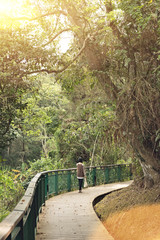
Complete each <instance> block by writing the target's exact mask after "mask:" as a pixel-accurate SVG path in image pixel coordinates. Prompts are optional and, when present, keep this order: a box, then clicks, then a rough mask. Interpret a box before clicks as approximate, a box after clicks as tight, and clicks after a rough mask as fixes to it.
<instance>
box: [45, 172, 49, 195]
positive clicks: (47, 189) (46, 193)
mask: <svg viewBox="0 0 160 240" xmlns="http://www.w3.org/2000/svg"><path fill="white" fill-rule="evenodd" d="M48 191H49V188H48V173H46V174H45V199H48Z"/></svg>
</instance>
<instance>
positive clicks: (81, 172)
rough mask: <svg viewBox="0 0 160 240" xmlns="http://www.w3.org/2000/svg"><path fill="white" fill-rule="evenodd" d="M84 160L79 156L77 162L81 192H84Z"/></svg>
mask: <svg viewBox="0 0 160 240" xmlns="http://www.w3.org/2000/svg"><path fill="white" fill-rule="evenodd" d="M82 162H83V160H82V158H81V157H79V158H78V163H77V179H78V183H79V193H81V192H82V185H83V179H84V176H85V171H84V165H83V163H82Z"/></svg>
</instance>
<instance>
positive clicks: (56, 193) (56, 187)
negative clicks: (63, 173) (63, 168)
mask: <svg viewBox="0 0 160 240" xmlns="http://www.w3.org/2000/svg"><path fill="white" fill-rule="evenodd" d="M54 187H55V195H58V172H57V171H56V172H55V181H54Z"/></svg>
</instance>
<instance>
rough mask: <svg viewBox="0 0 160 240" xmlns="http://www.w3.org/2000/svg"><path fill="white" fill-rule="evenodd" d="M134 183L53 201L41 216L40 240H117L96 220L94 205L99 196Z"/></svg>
mask: <svg viewBox="0 0 160 240" xmlns="http://www.w3.org/2000/svg"><path fill="white" fill-rule="evenodd" d="M130 183H131V181H129V182H124V183H123V182H121V183H113V184H106V185H101V186H96V187H91V188H87V189H84V190H83V193H78V191H74V192H69V193H65V194H61V195H58V196H55V197H52V198H50V199H49V200H47V201H46V206H45V207H44V208H43V212H42V213H41V214H40V221H39V223H38V227H37V236H36V240H51V239H52V240H73V239H74V240H113V238H112V236H110V234H109V233H108V232H107V230H106V229H105V228H104V226H103V224H102V223H101V222H100V220H99V219H98V217H97V216H96V214H95V212H94V210H93V206H92V202H93V200H94V198H95V197H97V196H98V195H101V194H104V193H107V192H111V191H113V190H117V189H120V188H123V187H127V186H128V185H129V184H130Z"/></svg>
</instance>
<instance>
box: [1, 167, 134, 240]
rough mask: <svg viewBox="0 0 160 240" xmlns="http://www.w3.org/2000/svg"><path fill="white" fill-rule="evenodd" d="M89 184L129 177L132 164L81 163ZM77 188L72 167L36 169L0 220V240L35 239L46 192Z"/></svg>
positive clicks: (122, 179) (54, 193) (130, 177)
mask: <svg viewBox="0 0 160 240" xmlns="http://www.w3.org/2000/svg"><path fill="white" fill-rule="evenodd" d="M85 171H86V176H87V182H88V185H89V186H95V185H100V184H104V183H111V182H117V181H125V180H130V179H132V165H131V164H119V165H107V166H92V167H85ZM77 188H78V181H77V180H76V168H70V169H58V170H50V171H44V172H41V173H37V174H36V175H35V176H34V177H33V178H32V180H31V181H30V183H29V185H28V187H27V190H26V191H25V193H24V196H23V197H22V199H21V200H20V201H19V203H18V204H17V205H16V207H15V208H14V210H13V211H12V212H11V213H10V214H9V215H8V216H7V217H6V218H5V219H4V220H3V221H2V222H1V223H0V240H35V235H36V226H37V221H38V219H39V213H40V212H41V211H42V206H44V205H45V201H46V199H48V197H49V196H50V195H57V194H59V193H60V192H67V191H71V190H74V189H77Z"/></svg>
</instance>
